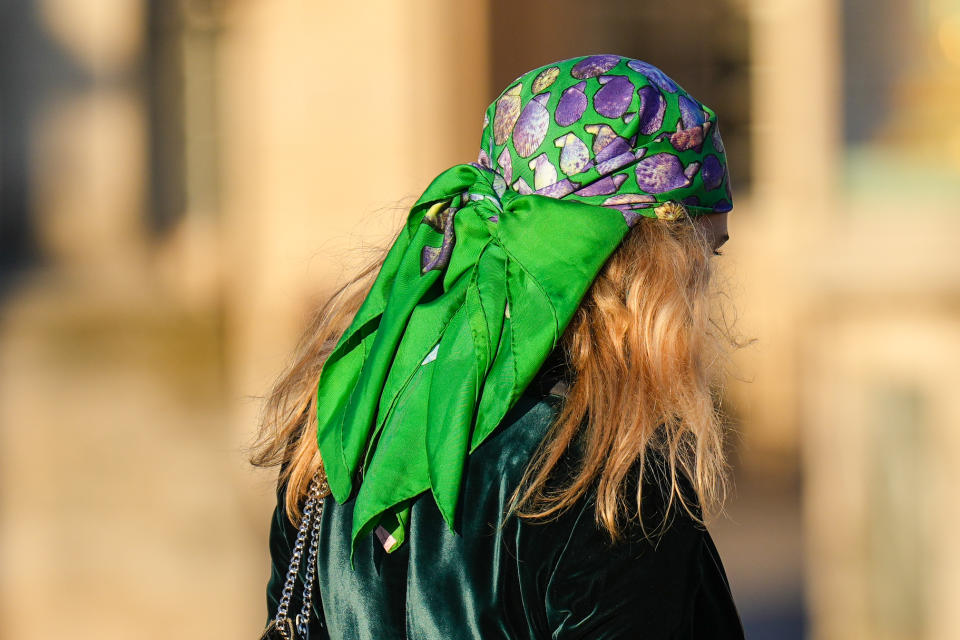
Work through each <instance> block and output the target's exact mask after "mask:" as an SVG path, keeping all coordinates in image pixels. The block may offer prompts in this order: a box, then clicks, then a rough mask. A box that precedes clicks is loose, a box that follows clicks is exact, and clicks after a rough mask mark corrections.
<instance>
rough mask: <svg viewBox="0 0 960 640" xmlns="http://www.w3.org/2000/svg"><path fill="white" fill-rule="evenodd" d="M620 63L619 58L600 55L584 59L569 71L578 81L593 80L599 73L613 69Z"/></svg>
mask: <svg viewBox="0 0 960 640" xmlns="http://www.w3.org/2000/svg"><path fill="white" fill-rule="evenodd" d="M619 62H620V56H612V55H602V56H590V57H589V58H584V59H583V60H581V61H580V62H578V63H577V64H576V65H574V67H573V69H571V70H570V75H572V76H573V77H574V78H578V79H580V80H585V79H587V78H595V77H597V76H598V75H600V74H601V73H606V72H607V71H610V69H613V68H614V67H615V66H617V64H618V63H619Z"/></svg>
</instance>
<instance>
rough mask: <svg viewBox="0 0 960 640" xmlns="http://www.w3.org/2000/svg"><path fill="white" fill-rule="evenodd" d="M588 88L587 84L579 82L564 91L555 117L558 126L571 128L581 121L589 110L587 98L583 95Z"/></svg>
mask: <svg viewBox="0 0 960 640" xmlns="http://www.w3.org/2000/svg"><path fill="white" fill-rule="evenodd" d="M586 88H587V83H586V82H578V83H577V84H575V85H573V86H572V87H568V88H566V89H564V90H563V93H562V94H560V102H559V103H557V109H556V114H554V116H553V117H554V119H555V120H556V121H557V124H558V125H560V126H561V127H569V126H570V125H571V124H573V123H574V122H576V121H577V120H579V119H580V117H581V116H582V115H583V112H584V110H585V109H586V108H587V96H586V95H585V94H584V93H583V91H584V89H586Z"/></svg>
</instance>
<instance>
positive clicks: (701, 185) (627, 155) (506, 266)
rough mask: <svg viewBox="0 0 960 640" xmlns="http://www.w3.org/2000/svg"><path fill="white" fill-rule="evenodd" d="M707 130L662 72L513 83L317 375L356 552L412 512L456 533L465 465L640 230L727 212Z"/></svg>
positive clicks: (383, 537)
mask: <svg viewBox="0 0 960 640" xmlns="http://www.w3.org/2000/svg"><path fill="white" fill-rule="evenodd" d="M731 202H732V200H731V195H730V186H729V181H728V177H727V171H726V158H725V155H724V148H723V143H722V141H721V139H720V132H719V130H718V128H717V118H716V115H715V114H714V112H713V111H712V110H711V109H710V108H708V107H707V106H705V105H703V104H701V103H700V102H698V101H697V100H695V99H694V98H693V97H691V96H690V95H689V94H688V93H687V92H685V91H684V90H683V89H682V88H680V87H679V86H678V85H677V84H676V83H675V82H674V81H673V80H671V79H670V78H669V77H667V75H666V74H664V73H663V72H662V71H660V70H659V69H657V68H656V67H653V66H652V65H650V64H647V63H645V62H641V61H639V60H631V59H629V58H624V57H621V56H617V55H595V56H588V57H582V58H574V59H570V60H565V61H561V62H557V63H554V64H550V65H546V66H544V67H541V68H539V69H534V70H533V71H530V72H528V73H525V74H524V75H522V76H520V77H519V78H517V79H516V80H515V81H514V82H512V83H510V85H509V86H508V88H507V89H506V90H505V91H504V92H503V93H502V94H500V96H499V97H498V98H497V99H496V100H495V101H494V102H493V104H491V105H490V106H489V107H488V108H487V111H486V114H485V116H484V122H483V135H482V138H481V151H480V155H479V158H478V159H477V161H476V162H473V163H469V164H461V165H456V166H454V167H452V168H450V169H448V170H446V171H444V172H443V173H441V174H440V175H439V176H437V177H436V178H435V179H434V180H433V182H432V183H431V184H430V185H429V186H428V187H427V189H426V191H425V192H424V193H423V195H422V196H420V198H419V199H418V200H417V202H416V203H415V204H414V205H413V208H412V209H411V210H410V213H409V216H408V218H407V221H406V224H405V227H404V229H403V230H402V231H401V233H400V235H399V237H398V238H397V240H396V242H395V243H394V244H393V246H392V247H391V248H390V250H389V252H388V254H387V256H386V258H385V261H384V263H383V266H382V267H381V269H380V272H379V273H378V275H377V278H376V280H375V282H374V284H373V287H372V289H371V290H370V293H369V294H368V296H367V298H366V299H365V300H364V302H363V304H362V306H361V307H360V309H359V311H358V312H357V314H356V316H355V317H354V319H353V321H352V323H351V324H350V326H349V327H348V328H347V330H346V331H345V332H344V334H343V335H342V337H341V339H340V340H339V342H338V343H337V345H336V347H335V349H334V350H333V352H332V353H331V354H330V356H329V357H328V359H327V361H326V362H325V364H324V366H323V370H322V373H321V375H320V381H319V385H318V389H317V419H318V432H317V444H318V446H319V449H320V454H321V458H322V460H323V466H324V470H325V472H326V475H327V481H328V483H329V486H330V490H331V492H332V494H333V497H334V499H336V500H337V501H338V502H340V503H343V502H345V501H347V500H348V499H350V498H352V497H355V500H356V502H355V504H354V510H353V531H352V540H351V559H352V553H353V550H355V548H356V542H357V540H359V539H360V538H361V537H363V536H365V535H367V534H369V533H371V532H372V531H374V530H376V533H377V535H378V537H379V538H380V541H381V543H382V544H383V545H384V547H385V548H386V549H387V551H394V550H395V549H397V548H398V547H399V546H400V545H401V544H403V542H404V538H405V532H406V530H407V524H408V521H409V515H410V504H411V501H412V499H413V498H414V497H416V496H418V495H419V494H421V493H423V492H424V491H427V490H429V491H431V492H432V494H433V498H434V500H435V501H436V504H437V507H438V508H439V510H440V513H441V514H442V516H443V518H444V520H445V521H446V522H447V524H448V526H449V527H450V529H451V531H454V530H455V529H454V517H455V513H456V507H457V499H458V496H459V493H460V484H461V479H462V476H463V472H464V464H465V462H466V459H467V456H468V455H469V454H470V453H471V452H472V451H473V450H474V449H476V448H477V447H478V446H479V445H480V444H481V443H482V442H483V441H484V440H485V439H486V438H487V436H489V435H490V433H491V432H492V431H493V430H494V429H495V428H496V426H497V425H498V424H499V423H500V421H501V419H502V418H503V417H504V415H505V414H506V413H507V411H509V409H510V408H511V407H512V406H513V405H514V403H515V402H516V400H517V399H518V398H519V396H520V394H521V393H522V392H523V391H524V389H525V388H526V387H527V386H528V385H529V384H530V382H531V380H532V379H533V377H534V375H535V374H536V373H537V371H538V369H539V368H540V366H541V365H542V363H543V362H544V360H545V359H546V357H547V356H548V355H549V354H550V352H551V351H552V350H553V348H554V347H555V346H556V345H557V343H558V341H559V339H560V336H561V334H562V333H563V331H564V329H565V328H566V326H567V324H568V323H569V321H570V319H571V318H572V316H573V314H574V312H575V311H576V309H577V306H578V305H579V303H580V301H581V299H582V298H583V295H584V294H585V293H586V291H587V289H588V287H589V286H590V284H591V282H592V281H593V279H594V277H595V276H596V275H597V273H598V272H599V270H600V268H601V267H602V266H603V264H604V262H606V260H607V258H608V257H609V256H610V255H611V254H612V253H613V252H614V250H615V249H616V248H617V246H618V245H619V244H620V242H621V240H622V239H623V238H624V236H625V235H626V233H627V232H628V231H629V229H630V227H631V226H633V225H634V224H635V223H636V221H637V220H638V219H639V216H648V217H659V218H665V219H674V218H677V217H678V216H679V215H681V214H682V213H683V212H684V211H685V212H686V213H687V215H690V216H697V215H704V214H709V213H713V212H723V211H729V210H730V209H731V208H732V204H731Z"/></svg>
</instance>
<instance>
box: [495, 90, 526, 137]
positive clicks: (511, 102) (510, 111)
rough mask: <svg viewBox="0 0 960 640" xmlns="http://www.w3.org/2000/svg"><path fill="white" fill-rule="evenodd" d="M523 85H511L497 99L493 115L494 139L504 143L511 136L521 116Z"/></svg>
mask: <svg viewBox="0 0 960 640" xmlns="http://www.w3.org/2000/svg"><path fill="white" fill-rule="evenodd" d="M522 89H523V87H522V86H521V85H519V84H518V85H517V86H515V87H511V88H510V89H509V90H507V91H506V92H505V93H504V94H503V96H501V97H500V99H499V100H497V108H496V111H495V113H494V115H493V141H494V142H495V143H497V144H503V143H504V142H506V141H507V138H509V137H510V132H511V131H513V126H514V125H515V124H516V123H517V118H518V117H519V116H520V91H521V90H522Z"/></svg>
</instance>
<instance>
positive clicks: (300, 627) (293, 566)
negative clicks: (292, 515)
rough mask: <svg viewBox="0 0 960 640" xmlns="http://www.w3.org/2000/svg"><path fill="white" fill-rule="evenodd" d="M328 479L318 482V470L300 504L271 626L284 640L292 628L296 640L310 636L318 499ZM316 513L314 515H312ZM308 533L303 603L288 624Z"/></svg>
mask: <svg viewBox="0 0 960 640" xmlns="http://www.w3.org/2000/svg"><path fill="white" fill-rule="evenodd" d="M327 490H328V485H327V479H326V477H323V478H322V479H321V472H320V470H319V469H318V470H317V473H316V475H314V477H313V481H312V482H311V483H310V490H309V492H308V493H307V501H306V503H304V505H303V517H302V518H301V519H300V529H299V531H298V532H297V541H296V543H295V544H294V546H293V554H292V555H291V557H290V567H289V568H288V569H287V579H286V582H284V585H283V592H282V594H281V596H280V604H279V605H278V606H277V615H276V618H274V621H273V625H274V627H275V628H276V629H277V630H278V631H279V633H280V635H281V636H282V637H283V638H285V640H295V638H293V637H290V633H291V629H293V628H295V629H296V634H295V635H296V638H303V640H307V638H308V637H309V634H310V629H309V624H310V613H311V611H310V607H311V603H312V596H313V582H314V578H315V577H316V569H317V549H318V544H319V542H320V516H321V515H323V502H322V501H321V500H320V493H321V492H322V491H327ZM314 512H316V515H314ZM308 533H309V534H310V546H309V548H308V550H307V575H306V578H305V579H304V585H303V602H302V603H301V605H300V613H298V614H297V616H296V618H295V619H294V621H295V626H294V625H291V624H290V619H289V617H288V612H289V610H290V600H291V599H292V597H293V590H294V587H295V586H296V582H297V576H298V575H299V573H300V561H301V560H302V558H303V550H304V547H305V546H306V543H307V534H308Z"/></svg>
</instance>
